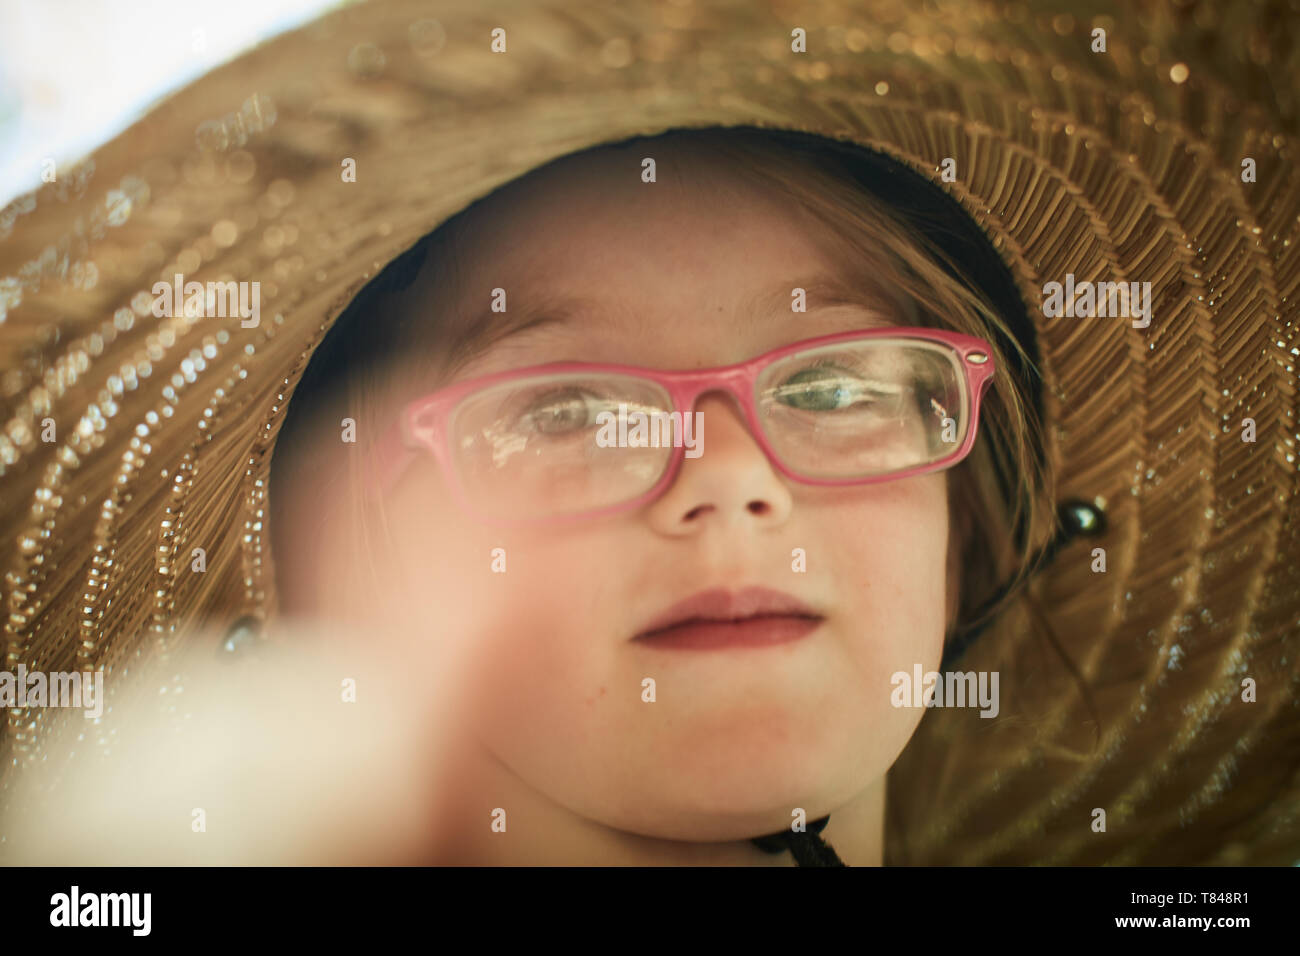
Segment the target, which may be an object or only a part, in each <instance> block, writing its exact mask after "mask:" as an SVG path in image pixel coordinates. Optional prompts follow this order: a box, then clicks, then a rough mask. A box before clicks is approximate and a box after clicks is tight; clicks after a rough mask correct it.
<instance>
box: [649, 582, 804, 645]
mask: <svg viewBox="0 0 1300 956" xmlns="http://www.w3.org/2000/svg"><path fill="white" fill-rule="evenodd" d="M823 620H824V616H823V615H821V614H818V613H817V612H816V611H814V610H813V609H812V608H811V607H809V606H808V605H807V604H805V603H804V602H803V601H800V600H799V599H798V598H796V597H793V596H792V595H789V594H785V593H783V592H781V591H773V590H771V589H769V588H759V587H754V588H744V589H743V590H740V591H728V590H726V589H725V588H715V589H712V590H708V591H701V592H700V593H698V594H695V595H692V596H691V597H689V598H687V599H686V600H684V601H681V602H680V603H678V604H674V605H673V606H672V607H670V608H668V609H667V610H666V611H664V612H663V613H662V614H660V615H658V616H656V617H655V618H654V619H653V620H651V621H650V622H649V623H648V624H647V625H646V626H645V627H644V628H642V630H641V631H640V632H638V633H637V634H636V636H635V638H634V640H637V641H640V642H643V643H653V644H658V645H661V646H670V645H671V646H676V647H683V648H684V647H699V648H704V647H720V646H727V645H733V644H734V645H746V646H762V645H767V644H779V643H785V642H787V641H790V640H795V639H797V638H799V637H803V636H805V635H806V634H808V633H811V632H812V631H813V630H815V629H816V628H817V625H818V624H820V623H821V622H822V621H823Z"/></svg>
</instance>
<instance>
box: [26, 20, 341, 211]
mask: <svg viewBox="0 0 1300 956" xmlns="http://www.w3.org/2000/svg"><path fill="white" fill-rule="evenodd" d="M346 2H348V0H0V206H4V205H5V204H6V203H7V202H9V200H11V199H13V198H14V197H15V196H18V195H21V194H23V193H26V192H30V191H31V190H34V189H36V188H37V187H39V186H40V185H41V160H42V159H45V158H46V157H53V158H54V160H55V162H56V163H57V168H59V169H62V168H64V167H65V166H67V165H69V164H71V163H73V162H75V161H76V160H78V159H80V158H81V157H82V156H84V155H86V154H87V153H89V152H91V151H93V150H94V148H95V147H96V146H98V145H100V144H101V143H103V142H105V141H107V140H109V139H111V138H112V137H113V136H114V135H115V134H116V133H119V132H121V131H122V130H123V129H125V128H126V127H127V126H129V125H131V123H133V122H134V121H135V120H136V119H138V118H139V117H140V116H142V115H143V114H144V113H146V112H147V111H148V107H149V106H150V105H151V104H153V103H155V102H157V101H158V100H160V99H162V98H163V97H164V96H165V95H166V94H168V93H170V92H172V91H174V90H176V89H179V88H180V87H182V86H184V85H185V84H186V83H187V82H189V81H190V80H193V79H195V78H196V77H198V76H201V75H202V74H204V73H206V72H208V70H210V69H212V68H213V67H215V66H217V65H218V64H220V63H223V62H225V61H226V60H229V59H232V58H233V57H235V56H237V55H238V54H239V53H241V52H243V51H244V50H247V49H248V48H250V47H253V46H256V45H257V44H258V43H259V42H261V41H262V40H264V39H266V38H268V37H271V36H274V35H275V34H277V33H282V32H284V31H285V30H288V29H291V28H293V27H295V26H298V25H299V24H301V23H304V22H307V21H309V20H312V19H315V18H316V17H317V16H319V15H320V14H321V13H323V12H325V11H326V10H329V9H332V8H333V7H336V6H343V5H344V4H345V3H346Z"/></svg>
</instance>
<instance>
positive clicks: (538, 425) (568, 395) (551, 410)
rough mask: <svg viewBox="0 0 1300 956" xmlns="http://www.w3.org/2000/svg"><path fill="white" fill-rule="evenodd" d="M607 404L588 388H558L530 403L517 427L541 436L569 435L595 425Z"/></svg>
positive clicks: (519, 419) (521, 414) (523, 411)
mask: <svg viewBox="0 0 1300 956" xmlns="http://www.w3.org/2000/svg"><path fill="white" fill-rule="evenodd" d="M603 405H604V402H603V401H601V400H600V399H599V397H598V396H596V395H593V394H592V393H590V392H588V391H587V390H586V389H581V388H559V389H553V390H551V391H549V392H546V393H544V394H542V395H539V396H537V397H536V398H534V399H532V400H531V401H529V402H528V404H527V405H526V406H525V407H524V409H523V410H522V411H521V412H520V414H519V416H518V417H517V419H516V424H515V427H516V428H517V429H519V430H522V431H530V432H536V433H538V434H542V435H567V434H570V433H572V432H575V431H580V430H582V429H586V428H590V427H592V426H593V425H595V424H596V413H597V412H598V411H599V410H600V408H601V407H603Z"/></svg>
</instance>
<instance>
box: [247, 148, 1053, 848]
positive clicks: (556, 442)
mask: <svg viewBox="0 0 1300 956" xmlns="http://www.w3.org/2000/svg"><path fill="white" fill-rule="evenodd" d="M820 143H821V145H817V144H815V143H813V142H811V141H810V138H804V137H801V136H799V135H797V134H788V133H773V132H768V131H763V130H757V129H726V130H723V129H708V130H682V131H675V132H671V133H668V134H664V135H662V136H659V137H655V138H649V139H638V140H632V141H629V142H626V143H622V144H618V145H613V146H606V147H602V148H599V149H595V150H591V151H588V152H585V153H581V154H577V155H573V156H569V157H566V158H564V159H561V160H559V161H556V162H554V163H551V164H550V165H548V166H545V167H543V168H541V169H538V170H535V171H534V172H532V173H530V174H529V175H527V176H525V177H523V178H522V179H520V180H518V181H516V182H513V183H510V184H508V185H507V186H505V187H503V188H501V189H499V190H497V191H496V192H495V193H493V194H492V195H490V196H489V197H487V198H486V199H484V200H482V201H480V202H478V203H476V204H474V205H473V206H471V207H470V208H469V209H467V210H466V211H464V212H463V213H462V214H460V215H459V216H457V217H455V218H454V219H452V220H450V221H449V222H447V223H446V224H444V225H443V226H442V227H441V228H440V229H438V230H437V231H436V232H434V233H433V234H431V235H430V236H428V237H426V239H425V241H422V242H421V243H419V244H418V245H417V246H415V247H414V248H413V249H412V250H410V251H409V252H408V253H407V254H406V255H404V256H402V257H401V258H400V259H398V260H397V261H395V262H393V263H392V264H391V265H390V266H389V267H388V268H387V269H385V270H384V272H383V273H382V274H381V275H380V276H379V277H378V278H376V279H375V280H374V281H373V282H372V283H371V284H370V285H369V286H367V287H366V288H365V289H364V290H363V291H362V293H361V294H360V295H358V296H357V298H356V299H355V300H354V302H353V303H352V305H351V307H350V308H349V309H348V310H347V312H346V313H345V314H344V315H343V316H342V317H341V318H340V319H339V320H338V322H337V323H336V324H335V326H334V327H333V329H332V330H331V332H330V334H329V336H328V337H327V338H326V340H325V342H324V343H323V344H322V345H321V346H320V347H319V348H318V349H317V350H316V352H315V354H314V356H313V358H312V360H311V364H310V366H309V368H308V369H307V371H306V373H305V374H304V376H303V379H302V381H301V383H300V385H299V387H298V388H297V390H296V391H295V392H294V394H293V396H292V398H291V400H290V406H289V411H288V415H287V418H286V421H285V423H284V425H283V428H282V430H281V432H280V435H279V438H278V442H277V445H276V448H275V453H274V459H273V464H272V480H271V484H272V488H271V493H270V500H271V502H272V514H271V519H270V527H271V529H272V534H273V553H274V555H275V560H276V571H277V582H278V593H279V598H280V609H279V610H280V613H281V614H282V615H285V616H287V617H289V618H301V617H305V618H312V619H317V620H331V621H348V622H352V623H354V624H355V625H356V633H357V634H358V635H359V640H358V646H357V653H363V652H364V648H365V646H366V642H374V641H377V640H383V639H384V638H383V635H392V634H404V635H408V636H409V635H415V636H416V646H417V647H418V648H420V650H419V651H418V653H419V654H420V655H421V656H420V657H419V658H417V659H416V660H415V661H413V663H412V665H411V666H412V667H413V668H414V669H417V670H418V669H420V668H425V667H428V668H435V667H436V668H439V669H440V671H439V672H440V673H442V674H443V676H444V677H445V676H446V673H447V670H446V669H447V668H449V667H454V668H456V674H457V678H456V680H455V681H454V682H453V683H455V684H456V686H457V687H459V688H461V689H462V690H463V692H464V693H463V702H464V713H463V714H461V715H460V719H461V720H462V721H463V723H462V724H460V725H458V726H457V727H456V728H455V731H454V737H455V741H456V743H455V746H454V747H453V748H452V751H453V752H452V755H451V756H448V757H447V758H446V759H443V760H442V761H441V766H440V767H439V769H438V771H437V775H438V779H439V781H440V784H439V786H440V788H441V792H442V794H443V799H444V801H445V803H443V804H440V805H439V807H438V809H437V811H436V812H437V817H438V819H437V821H436V826H437V827H438V828H439V830H440V832H439V835H438V837H437V838H436V839H435V841H434V845H432V846H430V848H429V859H430V860H431V861H432V862H446V863H476V864H477V863H484V864H499V863H540V864H563V863H576V864H608V863H630V864H656V863H667V864H740V865H748V864H754V865H771V864H779V865H780V864H783V865H790V864H791V863H793V862H794V860H793V859H792V858H791V856H790V855H789V854H784V853H779V852H771V851H773V850H778V851H779V850H780V849H781V848H782V847H783V845H784V844H782V843H781V842H779V841H778V842H777V843H776V844H772V843H771V842H770V841H761V840H757V839H755V838H759V837H762V836H764V835H768V834H781V833H791V832H794V833H800V832H806V830H813V831H816V830H817V829H819V828H822V829H820V837H821V839H822V840H824V841H825V842H826V843H828V844H829V845H830V846H831V847H833V852H831V853H830V855H829V858H830V859H832V860H833V859H834V856H835V854H838V858H839V860H840V861H842V862H844V863H846V864H849V865H878V864H880V863H881V862H882V855H883V833H884V821H885V798H886V779H887V774H888V771H889V769H890V767H891V765H892V764H893V763H894V761H895V758H897V757H898V755H899V754H900V752H901V751H902V750H903V748H904V747H905V746H906V745H907V743H908V740H909V738H910V737H911V736H912V734H913V731H914V730H915V729H916V727H917V725H918V723H919V722H920V720H921V718H922V716H923V715H924V713H925V711H924V710H923V709H918V708H916V707H910V706H899V705H898V696H897V693H896V684H897V681H892V682H891V679H892V677H893V675H896V674H899V673H900V672H901V673H902V674H905V675H908V676H910V675H912V674H913V673H914V671H915V669H916V668H918V667H919V672H920V673H928V672H931V671H936V670H937V669H938V668H939V666H940V662H941V658H943V656H944V652H945V646H946V645H945V642H946V641H947V642H948V644H947V646H948V648H949V650H950V651H954V650H958V649H959V648H956V647H955V645H954V635H955V634H956V633H957V631H958V629H959V628H960V627H961V626H962V625H965V624H970V623H971V622H972V620H973V619H974V617H975V616H976V612H977V610H978V609H979V608H980V607H981V606H982V605H987V603H988V602H989V600H990V599H991V598H993V597H996V596H997V594H998V593H999V586H1002V585H1005V584H1006V583H1007V582H1010V581H1014V580H1015V579H1017V577H1018V576H1019V575H1020V574H1021V572H1023V571H1024V570H1025V569H1026V565H1027V561H1028V558H1029V556H1030V553H1031V550H1032V547H1033V546H1034V543H1035V542H1041V539H1042V536H1043V533H1044V530H1045V529H1046V528H1048V526H1049V525H1050V520H1051V519H1050V512H1049V510H1048V509H1046V508H1044V507H1043V503H1044V502H1045V501H1049V500H1051V498H1050V495H1051V490H1050V488H1049V481H1048V474H1047V472H1046V469H1045V466H1044V465H1043V461H1042V454H1041V443H1042V440H1041V435H1040V432H1039V429H1040V426H1039V424H1038V422H1039V414H1040V412H1039V409H1038V408H1037V407H1036V392H1035V386H1034V382H1033V379H1032V375H1033V369H1032V362H1031V356H1032V351H1031V350H1032V348H1033V343H1032V342H1027V343H1025V344H1024V345H1022V343H1021V342H1020V341H1019V340H1018V339H1017V335H1016V334H1015V332H1013V329H1012V323H1011V321H1010V317H1008V315H1007V314H1006V312H1005V311H1003V310H1001V309H999V307H998V306H995V305H994V304H993V303H992V302H991V301H990V298H991V297H990V295H988V294H986V293H985V292H984V291H983V290H982V289H981V280H983V281H985V282H987V283H990V284H991V283H993V282H994V277H993V275H992V273H986V274H985V275H983V276H981V275H966V274H963V269H962V267H961V265H959V264H957V263H955V262H953V261H952V260H951V258H950V257H949V256H948V255H947V254H945V252H943V251H941V250H940V248H939V247H938V245H937V244H936V243H934V242H932V241H930V240H929V239H927V238H926V236H925V233H926V232H927V231H928V232H930V233H934V232H935V230H936V229H937V231H938V233H939V234H954V233H956V232H957V231H959V226H960V224H959V223H957V222H956V221H955V220H945V219H944V218H942V216H940V217H938V218H935V217H934V216H930V217H929V219H928V220H927V219H926V217H925V216H924V215H922V214H921V213H916V212H911V213H909V212H908V211H907V210H906V209H905V208H902V207H901V203H900V206H899V207H896V206H895V205H894V204H893V203H891V201H890V199H889V197H888V196H882V195H881V193H882V192H884V193H887V192H888V191H889V190H890V189H891V188H893V187H892V186H891V185H890V183H891V181H890V179H889V177H888V176H887V175H885V174H884V173H881V172H880V171H879V170H880V169H881V168H882V167H888V166H889V164H888V163H887V162H885V161H882V160H881V159H880V158H878V157H876V158H870V157H867V158H866V162H867V165H866V166H863V165H862V163H863V161H864V159H862V158H859V159H855V158H854V157H853V156H852V155H851V154H850V152H848V151H836V150H834V149H830V148H828V146H827V144H826V141H824V140H822V141H820ZM647 159H652V160H653V163H652V164H651V163H647V162H645V160H647ZM855 163H857V164H858V165H857V166H855ZM872 163H874V164H876V165H875V168H876V169H877V172H876V173H875V174H874V175H875V178H874V179H872V178H867V179H865V180H864V178H863V176H864V173H863V170H864V169H866V170H867V171H868V172H867V173H866V174H865V175H867V176H868V177H870V175H871V174H870V169H871V168H872V165H871V164H872ZM647 170H649V172H647ZM855 170H856V171H855ZM923 220H924V221H923ZM1022 321H1023V319H1022ZM864 333H865V334H864ZM805 343H810V344H806V345H805ZM1026 346H1027V348H1026ZM801 349H806V350H801ZM559 363H589V364H588V365H587V366H585V367H583V368H580V369H579V368H566V367H564V366H562V365H560V364H559ZM598 366H599V367H598ZM605 366H615V367H618V368H604V367H605ZM543 367H545V368H543ZM629 367H635V368H636V369H642V370H647V371H646V373H645V374H646V376H648V377H640V376H639V375H638V373H637V372H636V371H634V370H631V369H629ZM724 368H725V369H732V370H745V373H746V374H743V375H742V374H740V373H739V372H736V371H732V372H724V371H718V372H716V373H713V374H711V375H709V376H701V377H698V378H693V379H690V380H689V382H690V383H691V384H692V385H693V387H692V389H691V390H690V392H689V395H690V396H691V397H693V398H694V399H695V404H694V407H693V408H689V407H677V404H676V399H675V394H674V393H672V381H671V380H669V379H663V380H655V379H654V378H653V376H655V375H656V374H662V375H665V376H669V377H670V376H671V375H672V374H674V373H676V374H678V375H683V374H687V373H692V372H697V371H700V370H711V369H724ZM510 373H514V374H510ZM681 381H683V382H684V381H686V379H681ZM683 394H686V393H683ZM620 402H621V403H622V404H623V407H624V412H623V413H619V411H618V409H619V403H620ZM628 408H632V409H639V410H647V409H649V410H657V411H661V412H665V413H668V412H672V411H677V412H680V413H683V414H685V415H689V414H690V413H692V412H693V413H695V416H696V417H695V418H694V419H693V421H696V422H698V423H699V430H698V434H697V436H696V440H697V442H698V452H697V453H692V455H690V456H686V455H684V454H683V452H684V451H685V449H684V448H682V449H679V448H675V447H662V446H658V447H626V446H625V447H606V445H607V444H608V442H603V443H602V442H601V441H598V435H599V433H600V429H599V427H598V425H599V424H600V422H602V421H610V420H611V419H610V418H609V417H605V418H601V413H602V412H608V413H610V414H611V415H615V416H617V415H618V414H623V415H624V416H625V417H626V410H627V409H628ZM751 415H752V417H751ZM756 424H757V426H758V428H757V429H755V427H754V426H755V425H756ZM421 429H427V431H421ZM606 434H607V435H609V434H613V432H608V433H606ZM627 444H628V445H632V444H633V443H632V442H628V443H627ZM678 444H680V442H678ZM909 696H910V694H909ZM969 716H970V718H971V719H974V720H979V719H980V717H979V712H978V710H975V709H972V710H970V712H969ZM828 816H829V820H828V821H827V820H826V819H825V818H827V817H828ZM809 824H811V825H812V826H811V827H809V826H808V825H809ZM811 839H812V838H811V837H806V838H803V840H804V841H805V842H807V841H808V840H811ZM814 842H815V841H814ZM764 844H765V845H764ZM797 852H800V853H802V852H803V851H802V849H801V848H797Z"/></svg>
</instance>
